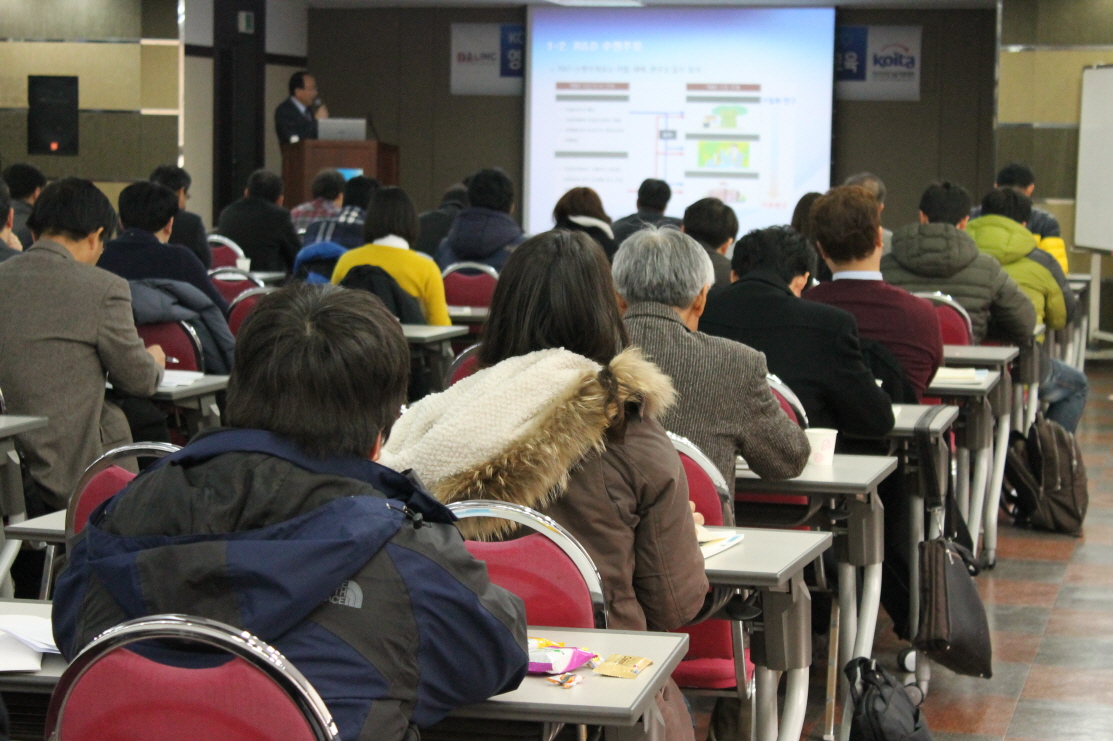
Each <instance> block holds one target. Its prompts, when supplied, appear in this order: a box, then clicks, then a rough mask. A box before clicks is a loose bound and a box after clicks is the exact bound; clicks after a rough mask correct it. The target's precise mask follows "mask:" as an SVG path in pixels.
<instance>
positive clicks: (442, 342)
mask: <svg viewBox="0 0 1113 741" xmlns="http://www.w3.org/2000/svg"><path fill="white" fill-rule="evenodd" d="M467 333H468V328H467V327H439V326H433V325H429V324H403V325H402V334H404V335H405V336H406V342H408V343H410V351H411V352H417V353H419V354H420V357H421V358H422V359H423V360H424V361H425V363H426V364H427V365H428V367H429V369H430V371H431V373H432V385H433V391H444V390H445V389H446V388H448V369H449V367H450V366H451V365H452V358H453V353H452V340H453V339H454V338H456V337H463V336H464V335H466V334H467Z"/></svg>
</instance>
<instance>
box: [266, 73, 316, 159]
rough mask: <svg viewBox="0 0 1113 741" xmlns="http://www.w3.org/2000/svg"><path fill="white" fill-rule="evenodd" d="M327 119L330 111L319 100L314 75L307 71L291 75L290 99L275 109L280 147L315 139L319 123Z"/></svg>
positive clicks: (275, 121) (276, 129)
mask: <svg viewBox="0 0 1113 741" xmlns="http://www.w3.org/2000/svg"><path fill="white" fill-rule="evenodd" d="M314 105H316V106H317V108H316V110H314V108H313V106H314ZM324 118H328V108H327V107H326V106H325V105H324V104H322V103H321V101H320V99H319V98H318V97H317V81H316V80H315V79H313V75H311V74H309V73H308V72H306V71H304V70H303V71H301V72H295V73H294V74H292V75H291V76H290V97H289V98H287V99H286V100H284V101H282V103H280V104H279V106H278V107H277V108H275V109H274V128H275V131H276V132H277V133H278V143H279V145H282V144H297V143H298V142H299V141H302V140H303V139H316V138H317V122H318V121H319V120H321V119H324Z"/></svg>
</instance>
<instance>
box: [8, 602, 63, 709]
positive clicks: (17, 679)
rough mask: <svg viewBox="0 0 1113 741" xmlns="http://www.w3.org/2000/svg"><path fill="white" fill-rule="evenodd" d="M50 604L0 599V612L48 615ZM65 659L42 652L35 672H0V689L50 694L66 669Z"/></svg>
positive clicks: (38, 615)
mask: <svg viewBox="0 0 1113 741" xmlns="http://www.w3.org/2000/svg"><path fill="white" fill-rule="evenodd" d="M51 607H52V604H51V603H50V602H41V601H39V600H30V599H0V614H4V615H35V616H37V617H46V618H48V617H50V610H51ZM66 666H67V664H66V660H65V659H63V658H62V657H61V656H59V655H58V654H43V663H42V669H39V670H38V671H37V672H0V690H4V691H6V692H42V693H44V694H50V693H51V692H53V691H54V685H56V684H58V678H59V677H61V676H62V672H64V671H65V670H66Z"/></svg>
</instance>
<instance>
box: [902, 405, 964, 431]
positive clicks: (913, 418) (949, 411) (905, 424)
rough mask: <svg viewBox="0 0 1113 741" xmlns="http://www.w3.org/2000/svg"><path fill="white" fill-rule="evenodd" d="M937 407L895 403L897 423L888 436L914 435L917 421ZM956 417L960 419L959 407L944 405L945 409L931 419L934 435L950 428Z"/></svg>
mask: <svg viewBox="0 0 1113 741" xmlns="http://www.w3.org/2000/svg"><path fill="white" fill-rule="evenodd" d="M936 408H937V407H934V406H930V405H923V404H893V417H894V418H895V419H896V424H894V425H893V429H892V431H891V432H889V434H888V437H895V438H907V437H912V434H913V432H915V429H916V423H917V422H919V421H920V418H921V417H923V416H924V415H925V414H927V412H928V410H930V409H936ZM956 419H958V407H955V406H944V407H943V411H941V412H939V413H938V414H936V415H935V418H934V419H932V420H931V425H930V429H931V435H932V437H938V436H939V435H941V434H943V433H944V432H946V431H947V430H949V429H950V427H951V425H953V424H954V423H955V420H956Z"/></svg>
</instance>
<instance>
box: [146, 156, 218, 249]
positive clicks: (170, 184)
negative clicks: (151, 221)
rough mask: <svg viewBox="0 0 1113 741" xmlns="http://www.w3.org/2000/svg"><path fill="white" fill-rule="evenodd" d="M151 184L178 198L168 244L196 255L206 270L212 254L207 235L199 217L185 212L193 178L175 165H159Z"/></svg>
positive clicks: (152, 174)
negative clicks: (172, 193) (167, 189)
mask: <svg viewBox="0 0 1113 741" xmlns="http://www.w3.org/2000/svg"><path fill="white" fill-rule="evenodd" d="M151 182H152V183H158V184H159V185H165V186H166V187H167V188H169V189H170V190H172V191H174V193H176V194H177V196H178V212H177V213H176V214H174V229H173V231H171V232H170V244H180V245H181V246H183V247H185V248H187V249H188V250H189V251H190V252H192V253H193V254H195V255H197V259H198V260H200V261H201V264H202V265H204V266H205V270H208V269H209V268H211V267H212V266H213V253H212V251H210V250H209V240H208V234H207V233H206V232H205V224H204V223H202V221H201V217H200V216H198V215H197V214H195V213H190V212H189V211H186V202H187V201H188V200H189V186H191V185H193V178H191V177H190V176H189V173H188V172H186V171H185V169H183V168H181V167H178V166H176V165H159V166H158V167H156V168H155V171H154V172H152V173H151Z"/></svg>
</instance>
